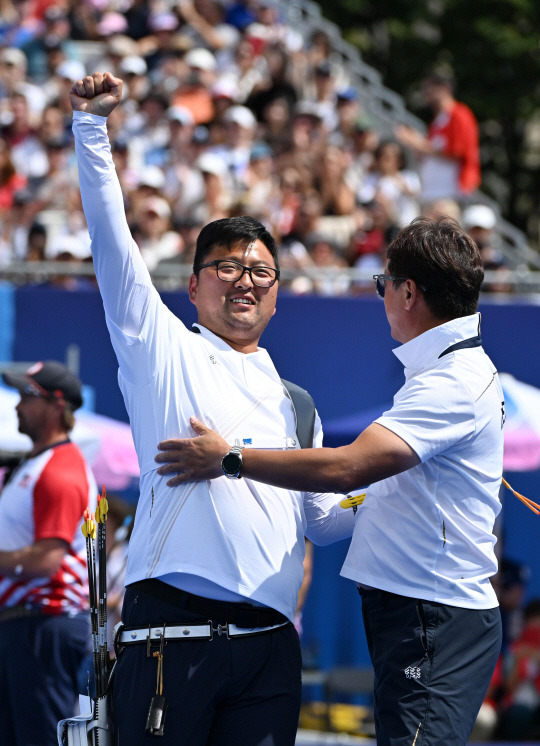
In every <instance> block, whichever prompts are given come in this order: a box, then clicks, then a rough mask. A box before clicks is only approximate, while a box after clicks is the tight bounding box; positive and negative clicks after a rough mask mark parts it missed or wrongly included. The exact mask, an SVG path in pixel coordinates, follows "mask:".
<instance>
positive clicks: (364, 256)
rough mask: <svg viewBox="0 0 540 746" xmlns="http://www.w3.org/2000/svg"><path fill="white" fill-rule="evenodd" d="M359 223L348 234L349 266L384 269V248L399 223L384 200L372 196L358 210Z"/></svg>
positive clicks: (360, 285) (372, 270)
mask: <svg viewBox="0 0 540 746" xmlns="http://www.w3.org/2000/svg"><path fill="white" fill-rule="evenodd" d="M358 219H359V226H358V228H357V230H356V231H355V232H354V234H353V235H352V237H351V240H350V243H349V246H348V248H347V251H346V258H347V260H348V262H349V264H350V265H351V266H352V267H357V268H358V269H364V270H366V272H368V273H377V272H383V271H384V265H385V262H386V249H387V248H388V245H389V244H390V242H391V241H392V239H393V238H394V236H395V235H396V233H397V232H398V230H399V228H398V225H397V224H396V223H395V222H394V218H393V215H392V213H391V212H390V210H389V209H388V203H387V201H386V200H381V199H379V198H375V199H374V200H373V201H372V202H370V203H368V204H366V205H364V206H363V208H362V210H360V211H359V212H358ZM372 285H373V281H367V282H364V281H362V282H359V283H357V284H356V285H355V289H357V290H362V289H365V288H366V287H368V288H371V287H372Z"/></svg>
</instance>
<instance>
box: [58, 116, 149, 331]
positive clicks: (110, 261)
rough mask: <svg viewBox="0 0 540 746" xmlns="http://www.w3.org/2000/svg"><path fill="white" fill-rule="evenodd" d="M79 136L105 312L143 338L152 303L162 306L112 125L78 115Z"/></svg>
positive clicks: (122, 327)
mask: <svg viewBox="0 0 540 746" xmlns="http://www.w3.org/2000/svg"><path fill="white" fill-rule="evenodd" d="M73 134H74V138H75V152H76V154H77V164H78V169H79V184H80V190H81V198H82V204H83V209H84V214H85V217H86V222H87V223H88V230H89V233H90V239H91V242H92V256H93V259H94V268H95V272H96V277H97V281H98V284H99V289H100V291H101V296H102V298H103V305H104V307H105V313H106V315H107V317H108V320H110V321H111V322H112V323H113V324H114V325H115V326H116V327H118V329H120V330H121V331H122V332H123V333H125V334H127V335H131V336H134V337H136V336H137V335H139V334H140V333H141V330H142V327H143V324H144V320H145V317H146V314H147V312H148V307H149V304H152V303H153V304H156V303H158V302H159V295H158V293H157V291H156V290H155V288H154V287H153V285H152V281H151V279H150V275H149V272H148V269H147V267H146V265H145V263H144V261H143V259H142V257H141V254H140V251H139V249H138V247H137V245H136V243H135V242H134V240H133V238H132V236H131V233H130V231H129V227H128V224H127V220H126V215H125V206H124V200H123V196H122V190H121V188H120V183H119V181H118V177H117V175H116V169H115V166H114V162H113V159H112V154H111V148H110V143H109V138H108V135H107V120H106V119H105V117H99V116H95V115H93V114H86V113H83V112H79V111H76V112H74V113H73Z"/></svg>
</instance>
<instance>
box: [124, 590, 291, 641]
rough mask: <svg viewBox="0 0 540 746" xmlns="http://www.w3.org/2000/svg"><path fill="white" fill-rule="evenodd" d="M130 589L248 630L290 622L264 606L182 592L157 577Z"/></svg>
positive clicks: (206, 618)
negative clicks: (218, 599)
mask: <svg viewBox="0 0 540 746" xmlns="http://www.w3.org/2000/svg"><path fill="white" fill-rule="evenodd" d="M129 587H130V588H134V589H137V590H140V591H142V592H143V593H148V594H149V595H150V596H154V597H155V598H159V599H160V600H161V601H166V602H167V603H170V604H172V605H173V606H177V607H178V608H179V609H184V610H185V611H192V612H193V613H195V614H200V615H201V616H203V617H204V618H205V621H207V620H212V621H220V622H228V623H229V624H236V626H237V627H243V628H246V629H253V628H254V627H270V626H272V625H273V624H281V623H283V622H286V621H288V620H287V617H285V616H283V614H280V613H279V611H276V610H275V609H270V608H269V607H267V606H264V607H260V606H252V605H251V604H244V603H234V602H229V601H216V600H214V599H212V598H204V597H203V596H196V595H194V594H193V593H187V592H186V591H181V590H180V589H179V588H175V587H174V586H172V585H169V584H168V583H164V582H163V581H161V580H156V579H155V578H149V579H147V580H139V581H137V582H136V583H131V584H130V586H129Z"/></svg>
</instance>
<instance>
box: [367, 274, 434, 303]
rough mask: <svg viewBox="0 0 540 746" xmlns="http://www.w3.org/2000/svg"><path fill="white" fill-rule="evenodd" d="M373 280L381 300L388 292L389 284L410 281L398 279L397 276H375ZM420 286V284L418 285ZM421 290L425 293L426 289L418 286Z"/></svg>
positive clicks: (402, 278)
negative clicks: (397, 281)
mask: <svg viewBox="0 0 540 746" xmlns="http://www.w3.org/2000/svg"><path fill="white" fill-rule="evenodd" d="M373 279H374V280H375V290H376V291H377V295H378V296H379V297H380V298H384V293H385V291H386V283H387V282H395V281H396V280H401V281H402V282H405V280H409V279H410V278H409V277H398V276H397V275H384V274H383V275H373ZM417 285H418V283H417ZM418 287H419V288H420V290H421V291H422V292H423V293H425V292H426V288H425V287H424V286H423V285H418Z"/></svg>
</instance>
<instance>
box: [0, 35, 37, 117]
mask: <svg viewBox="0 0 540 746" xmlns="http://www.w3.org/2000/svg"><path fill="white" fill-rule="evenodd" d="M27 69H28V60H27V58H26V55H25V53H24V52H23V51H22V50H21V49H18V48H17V47H6V48H5V49H2V50H1V51H0V103H1V105H2V111H4V112H5V111H6V101H9V100H10V99H11V98H12V97H13V96H14V95H15V94H18V95H22V96H24V98H25V99H26V104H27V109H28V121H29V125H30V126H32V127H35V126H36V125H37V124H38V122H39V117H40V115H41V113H42V111H43V109H44V107H45V104H46V98H45V95H44V93H43V91H42V90H41V88H40V87H39V86H38V85H36V84H35V83H31V82H30V81H28V80H27V77H26V72H27ZM7 111H9V108H8V109H7Z"/></svg>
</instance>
